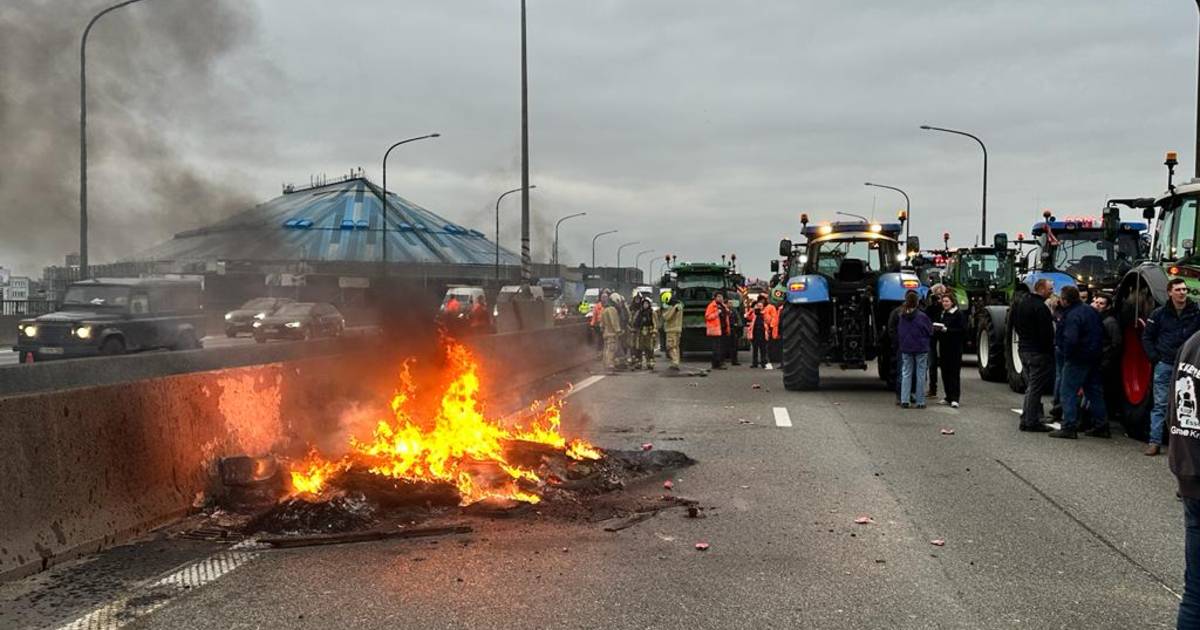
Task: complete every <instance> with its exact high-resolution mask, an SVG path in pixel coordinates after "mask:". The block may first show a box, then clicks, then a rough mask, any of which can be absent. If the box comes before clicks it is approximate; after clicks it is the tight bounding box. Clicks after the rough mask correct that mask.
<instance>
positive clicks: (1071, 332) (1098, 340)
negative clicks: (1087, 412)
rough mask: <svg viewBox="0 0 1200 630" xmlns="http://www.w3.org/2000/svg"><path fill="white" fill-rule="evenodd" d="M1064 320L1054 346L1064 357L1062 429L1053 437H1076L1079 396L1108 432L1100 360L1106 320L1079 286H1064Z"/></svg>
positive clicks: (1060, 387) (1098, 422)
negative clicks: (1086, 300)
mask: <svg viewBox="0 0 1200 630" xmlns="http://www.w3.org/2000/svg"><path fill="white" fill-rule="evenodd" d="M1062 297H1063V320H1062V325H1060V326H1059V327H1058V331H1057V335H1056V340H1057V344H1056V346H1055V349H1056V351H1057V352H1058V355H1059V356H1061V357H1062V358H1063V369H1062V377H1061V378H1060V379H1059V386H1058V387H1059V389H1058V398H1059V400H1061V401H1062V406H1063V420H1062V428H1061V429H1059V430H1057V431H1051V432H1050V437H1053V438H1067V439H1071V440H1073V439H1075V437H1076V435H1075V433H1076V431H1077V430H1078V428H1079V396H1078V395H1077V393H1078V392H1079V390H1080V389H1083V396H1084V398H1085V399H1086V400H1087V402H1088V405H1089V408H1090V409H1091V412H1092V419H1093V421H1094V422H1095V425H1096V426H1097V427H1104V432H1107V431H1108V413H1107V409H1105V407H1104V386H1103V385H1102V383H1101V380H1100V359H1101V358H1102V356H1103V354H1104V323H1103V322H1102V321H1101V320H1100V314H1099V313H1097V312H1096V310H1095V309H1093V308H1089V307H1088V306H1086V305H1084V304H1083V301H1082V300H1081V299H1080V297H1079V289H1078V288H1076V287H1073V286H1066V287H1063V290H1062Z"/></svg>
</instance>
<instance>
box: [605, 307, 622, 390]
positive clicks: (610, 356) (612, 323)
mask: <svg viewBox="0 0 1200 630" xmlns="http://www.w3.org/2000/svg"><path fill="white" fill-rule="evenodd" d="M600 329H601V332H602V334H603V335H604V367H606V368H608V371H609V372H616V371H617V350H618V347H617V346H618V339H619V338H620V336H621V333H622V332H623V331H624V327H623V326H622V322H621V312H620V311H619V310H617V305H616V300H615V299H613V296H609V298H608V299H607V300H606V303H605V305H604V310H603V311H602V312H601V314H600Z"/></svg>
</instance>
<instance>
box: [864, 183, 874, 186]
mask: <svg viewBox="0 0 1200 630" xmlns="http://www.w3.org/2000/svg"><path fill="white" fill-rule="evenodd" d="M874 185H875V184H872V183H871V182H863V186H874Z"/></svg>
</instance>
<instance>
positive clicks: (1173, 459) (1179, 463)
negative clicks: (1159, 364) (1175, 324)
mask: <svg viewBox="0 0 1200 630" xmlns="http://www.w3.org/2000/svg"><path fill="white" fill-rule="evenodd" d="M1171 383H1172V387H1171V398H1170V400H1168V407H1167V430H1168V431H1170V432H1171V440H1170V444H1169V446H1168V447H1167V456H1168V457H1167V458H1168V460H1169V461H1170V464H1171V472H1173V473H1175V477H1176V478H1177V479H1178V480H1179V493H1180V494H1181V495H1183V496H1185V497H1188V498H1191V499H1200V409H1197V404H1198V403H1197V400H1196V392H1197V391H1200V334H1195V335H1192V336H1191V337H1190V338H1188V340H1187V341H1186V342H1184V344H1183V347H1182V348H1180V349H1179V358H1178V359H1177V360H1176V362H1175V370H1174V372H1173V374H1172V375H1171Z"/></svg>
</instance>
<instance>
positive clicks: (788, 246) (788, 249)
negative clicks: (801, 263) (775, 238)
mask: <svg viewBox="0 0 1200 630" xmlns="http://www.w3.org/2000/svg"><path fill="white" fill-rule="evenodd" d="M779 255H780V256H791V255H792V241H791V240H789V239H786V238H785V239H783V240H781V241H779Z"/></svg>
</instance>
